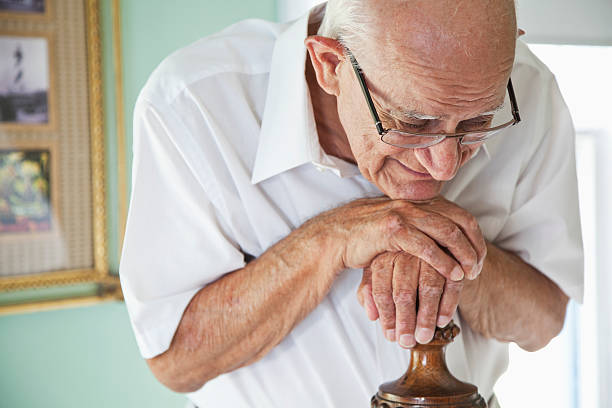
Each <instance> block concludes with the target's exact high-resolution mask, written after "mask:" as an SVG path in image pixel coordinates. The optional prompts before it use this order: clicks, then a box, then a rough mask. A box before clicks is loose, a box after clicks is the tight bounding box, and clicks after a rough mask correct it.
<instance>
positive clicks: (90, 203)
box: [0, 0, 122, 314]
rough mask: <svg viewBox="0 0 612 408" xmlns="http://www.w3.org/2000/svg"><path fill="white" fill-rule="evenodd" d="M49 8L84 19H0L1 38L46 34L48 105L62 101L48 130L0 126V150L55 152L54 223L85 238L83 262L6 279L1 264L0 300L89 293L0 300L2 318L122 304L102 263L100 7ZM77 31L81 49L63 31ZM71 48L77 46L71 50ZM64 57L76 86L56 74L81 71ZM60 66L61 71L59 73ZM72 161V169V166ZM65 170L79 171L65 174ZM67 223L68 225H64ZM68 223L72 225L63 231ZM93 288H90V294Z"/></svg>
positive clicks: (73, 3)
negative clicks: (25, 296)
mask: <svg viewBox="0 0 612 408" xmlns="http://www.w3.org/2000/svg"><path fill="white" fill-rule="evenodd" d="M47 1H49V0H47ZM54 3H55V4H54V5H53V7H52V8H51V9H50V10H49V13H51V12H57V11H59V8H61V7H66V8H70V9H69V10H68V9H66V10H63V12H62V13H61V15H62V16H71V18H73V19H79V18H82V19H83V21H72V22H64V21H62V22H59V21H55V19H56V18H57V17H56V15H60V13H59V12H57V14H54V15H52V16H51V18H49V19H48V22H47V23H44V22H42V23H41V21H40V20H39V19H37V20H35V21H33V22H32V24H31V25H29V20H28V19H27V17H25V16H19V18H15V19H12V16H11V15H8V16H7V13H1V14H0V32H10V33H11V34H12V35H13V34H14V35H24V36H26V35H27V34H28V33H35V35H40V32H41V31H43V32H45V33H46V34H47V35H48V36H49V37H48V38H51V39H52V40H51V43H50V44H53V45H52V46H51V45H50V46H49V50H50V51H49V54H50V56H51V57H50V60H51V62H50V65H51V74H50V75H51V81H50V82H51V85H50V86H51V87H53V88H55V87H56V89H54V90H53V91H52V95H51V97H50V98H49V101H50V104H51V105H53V103H54V102H58V101H60V100H61V101H62V103H63V104H62V105H60V104H59V103H58V105H57V106H51V107H50V111H51V112H53V109H56V111H55V113H53V114H54V115H56V117H52V118H50V124H51V126H49V127H47V128H45V129H34V128H33V127H31V126H27V129H26V130H24V129H23V128H22V125H16V126H10V127H8V128H7V127H6V126H0V146H7V145H8V146H17V147H19V146H22V147H23V146H26V145H27V146H30V147H35V146H50V149H52V151H53V152H54V153H51V155H52V157H54V159H53V160H55V162H56V163H58V164H56V165H55V168H56V172H55V173H53V172H52V176H51V177H52V178H53V177H56V178H59V179H61V178H64V179H61V180H59V181H57V180H55V181H54V180H51V188H52V191H51V197H52V202H53V201H54V202H55V203H56V204H55V205H53V204H52V206H55V209H56V210H57V214H58V215H57V219H58V220H59V223H60V224H61V226H62V228H64V229H65V231H68V232H67V233H66V234H67V235H69V231H70V228H72V230H73V231H76V232H78V233H79V234H81V235H83V234H84V235H83V236H85V237H86V240H90V241H88V242H85V243H84V244H82V247H81V248H80V249H79V251H76V252H78V253H79V256H80V257H81V258H79V260H77V261H74V262H72V264H70V262H67V264H69V266H68V267H65V268H55V269H52V270H44V271H41V272H36V271H34V272H32V271H29V272H28V273H15V274H12V273H10V271H9V273H7V268H8V267H7V266H3V265H4V264H2V263H1V262H0V268H4V269H5V271H4V273H1V272H2V271H1V270H0V295H1V294H7V293H8V294H14V293H17V292H20V291H21V292H28V293H29V292H32V290H33V289H45V288H46V289H48V288H52V289H55V288H60V289H61V288H67V289H68V288H71V287H78V286H79V285H86V286H88V288H89V289H88V290H87V291H84V292H83V293H85V294H79V293H75V291H73V290H67V293H68V294H67V295H65V296H64V295H59V296H54V297H53V298H52V299H45V298H36V297H34V298H32V299H29V300H19V301H18V302H16V303H14V304H11V303H10V302H9V303H1V302H0V314H7V313H19V312H25V311H36V310H43V309H49V308H57V307H65V306H69V305H79V304H89V303H95V302H99V301H103V300H115V299H121V298H122V294H121V289H120V284H119V279H118V277H117V276H116V275H114V274H111V272H110V270H109V264H108V242H107V231H106V197H105V195H106V194H105V167H104V165H105V159H104V156H105V152H104V142H105V140H104V114H103V95H102V93H103V84H102V56H101V31H100V27H101V24H100V23H101V22H100V4H99V0H86V1H84V2H83V1H82V0H64V1H62V2H54ZM48 4H51V3H48ZM79 7H82V14H81V13H75V10H78V9H79ZM8 14H12V13H8ZM45 25H48V27H45ZM28 27H32V30H29V29H28ZM75 27H76V28H75ZM78 27H82V31H83V36H84V37H85V38H83V39H82V41H83V43H82V44H80V46H79V47H80V48H79V47H77V46H75V45H74V38H75V33H74V32H62V31H61V30H76V29H78ZM45 29H46V30H45ZM62 41H64V42H62ZM77 45H78V44H77ZM70 47H75V48H72V49H71V48H70ZM76 48H79V50H80V52H79V53H75V49H76ZM68 55H77V57H78V58H79V61H80V63H81V65H82V66H83V68H84V69H82V70H80V71H79V72H77V74H78V75H76V76H75V75H74V73H73V74H71V79H72V80H74V81H76V83H71V82H70V81H66V78H59V79H58V78H57V75H59V73H62V74H64V73H65V72H66V71H67V70H69V69H77V68H75V67H78V66H80V65H79V61H74V62H73V61H68V60H66V56H68ZM77 57H75V58H77ZM60 64H63V65H61V67H60V68H58V66H60ZM83 70H84V71H85V72H83ZM64 75H67V74H64ZM74 78H76V79H74ZM79 81H80V82H79ZM80 83H86V85H87V86H86V87H84V88H86V90H82V89H81V88H79V89H77V90H75V89H76V88H75V89H72V88H70V87H71V86H74V87H78V86H79V84H80ZM55 91H57V92H55ZM81 91H82V92H84V94H85V95H86V96H85V99H86V100H85V104H84V105H83V104H82V103H79V102H83V101H80V100H79V98H81V99H82V97H79V96H78V95H77V94H78V92H81ZM53 94H54V95H53ZM62 95H63V96H64V97H63V98H62ZM66 95H70V96H71V97H72V98H73V99H70V100H67V99H65V97H66ZM75 95H76V96H75ZM52 98H53V99H52ZM70 104H72V105H70ZM85 117H86V118H85ZM85 119H86V120H85ZM79 126H81V127H82V129H83V130H84V132H80V131H79V129H78V127H79ZM75 129H76V130H75ZM82 133H85V134H88V137H87V138H84V137H83V136H82ZM74 145H78V147H79V148H80V149H81V151H84V149H87V150H86V151H85V153H83V152H81V157H84V156H83V154H86V155H87V159H88V166H86V168H82V169H81V168H79V167H78V166H81V165H82V162H84V160H77V159H74V160H73V158H74V157H73V156H78V154H77V153H78V152H77V153H74V149H75V147H74ZM71 160H73V161H75V163H74V164H70V163H71ZM70 165H72V166H77V167H72V168H71V167H69V166H70ZM67 166H68V167H67ZM75 169H76V171H75ZM85 173H87V175H88V176H87V175H85V176H82V175H81V176H79V174H85ZM69 177H72V179H70V180H69V181H67V180H68V178H69ZM79 177H80V178H79ZM73 179H74V180H76V181H74V180H73ZM71 183H74V184H75V185H76V184H78V185H79V186H84V187H80V188H79V189H76V188H75V187H71ZM54 186H55V188H56V189H57V191H55V193H54V191H53V188H54ZM67 186H68V187H67ZM70 189H72V190H70ZM74 197H77V198H76V199H75V198H74ZM80 201H83V202H86V203H87V205H85V204H81V203H80ZM74 202H79V203H78V205H81V207H79V208H77V209H78V210H79V211H76V212H75V211H74V209H73V207H74V205H75V204H74ZM65 208H67V210H66V209H65ZM83 208H85V209H86V210H87V211H85V210H83ZM84 211H85V212H88V215H87V216H86V218H76V217H77V216H76V215H74V214H75V213H78V214H80V213H83V212H84ZM71 217H72V222H71V223H70V222H69V221H70V220H71ZM67 224H70V225H71V226H66V225H67ZM80 224H83V225H86V226H87V232H86V233H83V232H82V231H77V230H76V228H79V225H80ZM75 225H76V227H75ZM35 235H38V234H33V235H31V236H30V238H31V239H30V241H31V240H40V239H42V240H44V239H45V238H44V237H43V238H41V237H40V236H35ZM43 235H44V234H43ZM81 235H79V236H81ZM0 239H2V238H0ZM19 239H21V240H26V241H28V238H27V234H26V238H24V237H20V238H19ZM73 241H76V242H80V241H82V240H79V239H71V241H70V242H73ZM0 242H2V241H0ZM24 251H25V250H24ZM68 252H70V251H68ZM81 253H84V254H86V255H82V254H81ZM0 256H1V254H0ZM84 259H85V261H84ZM83 264H84V265H83ZM92 286H93V287H94V288H95V289H94V290H93V293H92V290H91V287H92Z"/></svg>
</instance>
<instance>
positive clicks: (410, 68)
mask: <svg viewBox="0 0 612 408" xmlns="http://www.w3.org/2000/svg"><path fill="white" fill-rule="evenodd" d="M397 7H401V10H402V12H398V9H397ZM513 7H514V6H513V4H512V2H509V1H505V0H499V1H492V2H491V1H483V0H469V1H462V2H457V1H435V2H432V1H426V0H421V1H409V2H400V1H394V0H392V1H379V2H371V3H370V10H369V11H370V14H371V15H372V18H373V21H376V22H379V24H377V25H376V26H377V27H378V28H377V29H375V30H374V33H373V35H372V36H371V37H370V38H369V39H368V41H367V42H366V43H364V44H359V45H356V46H355V47H353V46H352V45H350V46H351V47H352V50H351V51H352V52H353V54H354V55H355V56H356V58H357V60H358V61H359V63H360V65H361V68H362V69H363V72H364V75H365V77H366V82H367V86H368V89H369V90H370V92H371V93H372V97H373V99H374V102H375V104H376V106H377V109H378V111H379V114H380V116H381V119H382V121H383V125H384V126H385V127H386V128H399V127H401V128H408V129H411V127H420V128H422V127H423V126H426V127H427V132H430V133H436V132H448V133H452V132H455V131H457V130H458V129H460V127H461V124H462V123H464V122H463V121H467V120H474V119H475V118H476V119H478V118H479V117H481V114H482V113H483V112H488V111H490V110H493V109H494V108H496V107H497V106H499V105H500V104H501V102H502V101H503V98H504V95H505V89H506V84H507V81H508V78H509V75H510V72H511V70H512V64H513V61H514V47H515V39H516V36H517V29H516V22H515V15H514V8H513ZM407 16H410V17H408V18H407ZM380 22H384V23H383V24H380ZM305 43H306V46H307V48H308V51H309V54H310V59H311V62H312V68H310V67H307V71H306V72H307V79H308V78H309V74H310V81H309V84H310V90H311V95H312V99H313V106H314V107H315V116H316V120H317V124H318V130H319V139H320V141H321V144H322V146H323V148H324V149H325V150H326V151H327V153H329V154H333V155H336V156H338V157H342V158H344V159H345V160H349V161H352V162H354V163H356V164H357V165H358V166H359V169H360V171H361V173H362V174H363V175H364V177H366V178H367V179H368V180H370V181H371V182H372V183H374V184H375V185H376V186H377V187H379V189H380V190H381V191H382V192H384V193H385V194H386V196H387V197H389V198H390V199H393V200H402V204H401V205H402V206H403V208H404V209H405V210H406V211H405V213H402V217H400V219H399V220H398V222H399V224H401V226H402V227H400V228H399V230H398V231H400V232H402V233H408V234H413V235H415V236H418V237H419V238H424V237H425V236H427V237H429V238H433V239H430V240H429V241H428V242H427V244H424V243H423V244H422V245H420V246H418V248H415V249H412V250H411V251H397V252H392V251H384V252H382V253H380V254H378V255H377V256H376V257H374V258H373V259H371V263H370V264H367V265H363V266H364V275H363V280H362V283H361V285H360V287H359V290H358V299H359V301H360V303H361V304H362V305H363V306H364V307H365V309H366V313H367V315H368V317H369V318H370V319H373V320H375V319H380V323H381V327H382V329H383V330H384V332H385V335H386V337H387V338H388V339H389V340H390V341H395V340H398V341H399V342H400V344H401V345H402V346H405V347H411V346H413V345H414V344H415V337H416V341H419V342H421V343H426V342H428V341H429V340H431V338H432V336H433V331H434V329H435V326H436V324H438V325H439V326H444V325H446V324H447V323H448V322H449V321H450V319H451V317H452V314H453V313H454V311H455V309H456V308H457V304H458V302H459V296H460V294H461V290H462V287H463V280H462V278H463V275H465V276H466V277H467V278H468V279H475V278H476V277H477V276H478V274H479V273H480V271H481V270H482V265H483V262H484V257H485V255H486V245H485V244H484V238H483V237H482V233H481V232H480V230H479V228H478V224H477V222H476V220H475V219H474V218H473V217H472V216H471V215H470V214H469V213H467V212H466V211H465V210H462V209H460V208H458V207H457V206H456V205H455V204H453V203H451V202H448V201H446V200H443V199H441V198H437V197H438V196H439V193H440V190H441V188H442V186H443V185H444V183H445V182H447V181H448V180H451V179H453V177H455V176H456V174H457V172H458V171H459V169H460V168H461V167H462V166H463V165H465V163H467V162H468V161H469V160H470V159H471V158H472V157H474V155H475V153H476V150H477V149H478V148H479V147H480V145H469V146H464V145H461V144H460V143H458V141H457V140H456V139H447V140H444V141H443V142H442V143H439V144H437V145H434V146H431V147H429V148H424V149H402V148H396V147H393V146H390V145H387V144H385V143H382V142H381V141H380V139H379V137H378V136H377V133H376V130H375V128H374V124H373V121H372V119H371V117H370V115H369V112H368V110H367V105H366V103H365V99H364V97H363V95H362V91H361V89H360V87H359V84H358V82H357V80H356V77H355V74H354V72H353V69H352V66H351V64H350V61H349V60H348V58H347V57H346V56H345V53H344V49H343V47H342V46H341V45H340V44H339V43H338V42H337V41H335V40H332V39H329V38H325V37H319V36H311V37H309V38H308V39H307V40H306V42H305ZM315 77H316V80H315ZM315 82H316V83H315ZM328 96H333V100H332V98H329V97H328ZM330 111H332V112H333V111H335V112H337V114H331V115H330V114H329V112H330ZM406 111H413V112H418V113H420V114H424V115H428V116H431V117H437V118H438V119H434V120H429V121H425V120H418V119H415V118H410V117H405V115H402V113H404V112H406ZM403 200H406V201H403ZM431 200H434V202H435V203H436V206H435V208H436V210H435V211H434V210H432V208H433V207H432V206H431V205H424V204H423V203H427V202H429V201H431ZM415 208H418V209H419V210H420V211H424V212H425V213H428V214H430V215H431V214H434V215H437V216H438V217H442V218H444V219H445V220H446V221H449V222H450V223H452V224H453V225H454V226H455V227H456V230H453V231H452V233H453V234H454V235H452V239H454V242H453V243H452V244H450V245H454V247H452V246H449V242H445V239H444V238H442V239H441V238H435V237H436V236H446V237H447V236H448V235H447V234H448V232H449V231H450V230H451V229H449V227H448V225H446V224H445V223H443V222H439V223H437V224H436V223H433V224H431V225H432V226H433V228H439V229H438V230H437V231H436V232H431V231H429V232H426V233H423V232H415V231H414V229H413V227H414V225H415V224H418V223H419V219H415V218H412V215H411V210H413V209H415ZM457 213H461V214H462V217H463V218H462V222H457V218H456V216H455V217H453V215H456V214H457ZM426 218H427V217H426ZM431 218H435V217H433V216H432V217H431ZM428 222H430V223H431V220H429V219H428ZM376 228H379V227H378V226H377V227H376ZM417 229H418V228H417ZM361 234H362V236H363V237H364V239H366V238H365V237H368V236H369V233H368V232H365V231H364V232H361ZM446 241H448V238H447V239H446ZM442 249H443V250H442ZM449 257H451V258H452V257H454V260H455V261H456V262H457V264H459V265H461V267H462V272H463V273H461V274H459V273H458V272H457V273H456V274H455V275H454V276H451V271H450V267H449V266H448V265H449V264H450V261H449V259H448V258H449ZM349 264H350V262H349ZM441 265H443V266H441ZM347 266H348V265H347ZM451 278H453V279H451ZM417 299H418V304H419V309H418V312H417V310H416V304H417Z"/></svg>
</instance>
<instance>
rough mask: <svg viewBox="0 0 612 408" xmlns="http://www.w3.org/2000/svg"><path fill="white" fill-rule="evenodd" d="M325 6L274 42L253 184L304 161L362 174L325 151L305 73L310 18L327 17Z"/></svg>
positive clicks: (342, 174) (344, 173)
mask: <svg viewBox="0 0 612 408" xmlns="http://www.w3.org/2000/svg"><path fill="white" fill-rule="evenodd" d="M324 12H325V4H321V5H318V6H316V7H314V8H312V9H311V10H310V12H309V13H307V14H306V15H304V16H303V17H302V18H300V19H299V20H297V21H295V22H294V23H293V24H291V25H289V26H288V28H287V29H286V30H285V31H284V32H283V33H282V34H280V36H279V37H278V39H277V40H276V44H275V45H274V51H273V53H272V62H271V67H270V78H269V84H268V93H267V97H266V105H265V108H264V113H263V117H262V122H261V132H260V135H259V145H258V147H257V154H256V156H255V165H254V167H253V174H252V176H251V182H252V183H253V184H256V183H259V182H260V181H263V180H265V179H268V178H270V177H272V176H275V175H277V174H280V173H282V172H283V171H286V170H290V169H292V168H294V167H297V166H300V165H302V164H305V163H313V164H314V165H315V166H317V168H319V169H321V170H325V169H327V170H331V171H332V172H334V173H335V174H337V175H338V176H339V177H351V176H354V175H357V174H360V172H359V169H358V167H357V166H355V165H354V164H352V163H348V162H346V161H344V160H342V159H339V158H337V157H334V156H330V155H328V154H326V153H325V152H324V151H323V149H322V148H321V145H320V144H319V136H318V133H317V126H316V123H315V119H314V113H313V110H312V103H311V100H310V94H309V92H308V84H307V83H306V77H305V74H304V69H305V66H306V65H305V64H306V55H307V54H306V46H305V45H304V39H305V38H306V36H307V35H308V23H309V21H311V20H312V21H316V20H319V19H321V18H322V17H323V14H324Z"/></svg>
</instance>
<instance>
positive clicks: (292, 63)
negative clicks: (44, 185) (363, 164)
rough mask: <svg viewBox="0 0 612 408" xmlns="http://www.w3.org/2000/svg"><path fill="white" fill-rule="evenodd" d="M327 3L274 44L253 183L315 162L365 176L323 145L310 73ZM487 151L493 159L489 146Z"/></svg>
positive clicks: (349, 174)
mask: <svg viewBox="0 0 612 408" xmlns="http://www.w3.org/2000/svg"><path fill="white" fill-rule="evenodd" d="M324 13H325V3H323V4H320V5H318V6H315V7H313V8H312V9H311V10H310V11H309V12H308V13H306V15H304V16H303V17H302V18H300V19H298V20H296V21H295V22H294V23H292V24H291V25H289V26H288V28H287V29H286V30H285V31H284V32H283V33H281V34H280V35H279V37H278V39H277V40H276V44H275V45H274V50H273V53H272V62H271V67H270V78H269V83H268V93H267V97H266V105H265V108H264V112H263V117H262V121H261V131H260V135H259V145H258V147H257V154H256V156H255V165H254V166H253V173H252V175H251V183H253V184H257V183H259V182H260V181H263V180H266V179H268V178H270V177H273V176H275V175H278V174H280V173H282V172H284V171H287V170H290V169H292V168H295V167H298V166H301V165H302V164H305V163H313V164H314V165H315V166H316V167H317V168H318V169H320V170H331V171H332V172H333V173H335V174H336V175H337V176H339V177H352V176H355V175H357V174H360V172H359V168H358V167H357V166H356V165H354V164H352V163H349V162H346V161H344V160H342V159H339V158H337V157H334V156H331V155H328V154H326V153H325V152H324V151H323V149H322V148H321V145H320V144H319V135H318V133H317V126H316V123H315V119H314V113H313V110H312V103H311V100H310V93H309V91H308V84H307V82H306V77H305V73H304V70H305V64H306V57H307V53H306V46H305V45H304V39H305V38H306V36H307V35H308V23H309V22H310V21H313V22H316V21H317V20H320V19H322V18H323V15H324ZM481 150H482V151H483V153H484V155H485V156H486V158H487V159H489V158H490V156H489V152H488V150H487V147H486V145H485V144H483V145H482V146H481V147H480V148H479V149H478V150H477V151H476V152H475V153H474V156H476V155H477V154H478V153H479V152H480V151H481Z"/></svg>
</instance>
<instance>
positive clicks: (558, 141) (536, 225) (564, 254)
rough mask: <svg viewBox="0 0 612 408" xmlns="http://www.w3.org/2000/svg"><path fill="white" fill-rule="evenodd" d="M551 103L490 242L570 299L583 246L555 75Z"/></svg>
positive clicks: (578, 294) (579, 284) (568, 127)
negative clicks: (501, 223) (503, 220)
mask: <svg viewBox="0 0 612 408" xmlns="http://www.w3.org/2000/svg"><path fill="white" fill-rule="evenodd" d="M551 81H552V83H551V84H550V90H549V93H548V96H547V98H546V100H545V101H543V103H546V104H550V105H549V106H550V111H549V114H548V115H546V117H540V118H531V119H532V120H543V121H546V122H547V123H546V126H543V127H542V128H543V129H547V131H546V132H545V133H544V134H543V135H540V136H539V137H538V136H536V135H528V136H529V137H530V138H532V140H533V141H534V145H533V146H532V147H531V148H530V149H529V150H530V151H531V154H530V155H528V157H527V160H526V162H525V163H526V164H525V166H524V169H523V171H522V173H521V174H520V177H519V179H518V182H517V185H516V189H515V192H514V197H513V200H512V208H511V212H510V215H509V217H508V219H507V221H506V223H505V225H504V227H503V229H502V231H501V233H500V234H499V235H498V236H497V238H496V239H495V244H496V245H498V246H500V247H501V248H504V249H506V250H509V251H512V252H514V253H516V254H517V255H519V256H520V257H521V258H522V259H523V260H525V261H526V262H528V263H529V264H530V265H532V266H533V267H535V268H536V269H538V270H539V271H540V272H542V273H544V274H545V275H546V276H548V277H549V278H550V279H551V280H552V281H554V282H555V283H556V284H557V285H559V287H560V288H561V289H562V290H563V291H564V292H565V293H566V294H567V295H568V296H569V297H571V298H573V299H575V300H577V301H579V302H581V301H582V296H583V283H584V272H583V268H584V267H583V249H582V235H581V229H580V213H579V206H578V186H577V179H576V159H575V135H574V128H573V124H572V120H571V117H570V114H569V111H568V109H567V106H566V105H565V102H564V101H563V98H562V96H561V93H560V92H559V89H558V86H557V84H556V81H555V80H554V78H552V79H551Z"/></svg>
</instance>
